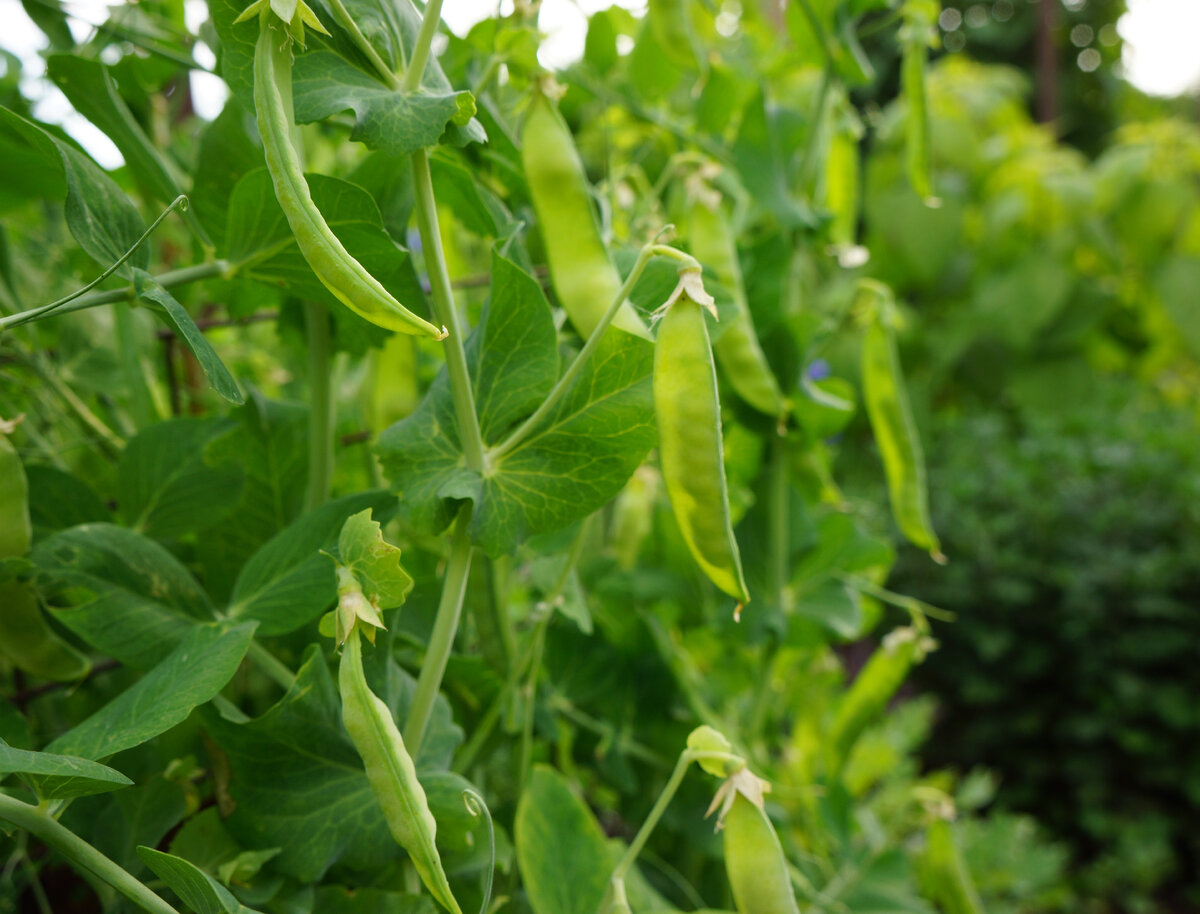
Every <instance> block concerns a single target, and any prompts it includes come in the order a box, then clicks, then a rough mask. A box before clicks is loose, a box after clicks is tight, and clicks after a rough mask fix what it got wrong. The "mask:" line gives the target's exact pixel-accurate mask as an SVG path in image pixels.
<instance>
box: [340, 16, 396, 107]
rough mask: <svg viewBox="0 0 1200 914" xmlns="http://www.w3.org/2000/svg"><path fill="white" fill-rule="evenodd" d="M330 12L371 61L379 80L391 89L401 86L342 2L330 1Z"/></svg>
mask: <svg viewBox="0 0 1200 914" xmlns="http://www.w3.org/2000/svg"><path fill="white" fill-rule="evenodd" d="M329 10H330V12H332V13H333V18H334V19H336V20H337V23H338V25H340V26H341V27H342V28H344V29H345V30H346V31H347V32H348V33H349V35H350V38H351V39H352V40H353V41H354V46H355V47H356V48H358V49H359V50H360V51H362V53H363V56H365V57H366V58H367V60H369V61H371V66H373V67H374V68H375V72H376V73H377V74H378V75H379V78H380V79H381V80H383V81H384V82H385V83H387V87H388V88H389V89H393V90H395V89H397V88H399V86H400V80H398V79H397V78H396V74H395V73H393V72H392V68H391V67H389V66H388V65H387V64H386V63H385V62H384V60H383V58H382V57H380V56H379V52H378V51H376V50H375V47H374V46H373V45H372V44H371V42H369V41H368V40H367V36H366V35H364V34H363V33H362V29H360V28H359V27H358V23H357V22H355V21H354V17H353V16H351V15H350V12H349V11H348V10H347V9H346V7H345V6H343V5H342V0H329Z"/></svg>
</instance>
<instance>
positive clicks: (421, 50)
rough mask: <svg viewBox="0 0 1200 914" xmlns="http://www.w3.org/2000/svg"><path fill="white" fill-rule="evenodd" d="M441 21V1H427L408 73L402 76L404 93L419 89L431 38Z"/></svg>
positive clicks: (427, 58)
mask: <svg viewBox="0 0 1200 914" xmlns="http://www.w3.org/2000/svg"><path fill="white" fill-rule="evenodd" d="M441 20H442V0H429V2H428V3H427V4H426V5H425V15H424V17H422V19H421V31H420V32H418V33H417V42H416V45H415V46H414V47H413V55H412V60H411V61H409V64H408V72H406V73H405V74H404V91H405V92H416V91H417V90H418V89H420V88H421V79H422V77H424V76H425V64H426V62H427V61H428V60H429V49H430V46H431V45H432V44H433V36H434V34H436V32H437V27H438V25H439V24H440V23H441Z"/></svg>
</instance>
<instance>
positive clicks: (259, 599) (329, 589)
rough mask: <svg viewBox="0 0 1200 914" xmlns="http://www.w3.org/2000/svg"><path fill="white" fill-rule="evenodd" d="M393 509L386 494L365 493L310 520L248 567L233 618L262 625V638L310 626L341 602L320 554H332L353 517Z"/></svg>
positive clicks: (231, 608) (236, 591)
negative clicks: (361, 513) (338, 601)
mask: <svg viewBox="0 0 1200 914" xmlns="http://www.w3.org/2000/svg"><path fill="white" fill-rule="evenodd" d="M394 503H395V497H394V496H392V495H390V494H388V493H386V492H364V493H361V494H359V495H349V496H347V497H345V498H340V499H338V500H336V501H331V502H329V503H328V504H325V505H322V506H321V507H320V508H317V509H316V510H315V511H311V512H309V513H308V514H305V515H304V516H303V517H301V518H300V519H299V520H297V521H295V522H294V523H293V524H292V525H291V526H289V527H288V528H287V529H285V530H283V531H282V532H280V533H279V534H278V535H276V536H275V537H273V538H272V539H271V540H270V541H268V542H267V543H266V545H264V546H263V547H262V548H261V549H259V550H258V552H256V553H254V555H253V556H251V558H250V560H249V561H248V562H246V565H245V567H244V568H243V569H242V573H241V574H240V575H239V576H238V579H237V583H236V584H235V585H234V588H233V596H232V598H231V601H230V606H229V613H230V615H231V616H235V617H237V618H241V619H256V620H258V622H259V633H260V634H263V635H280V634H283V633H285V632H290V631H294V630H295V629H297V628H299V627H300V626H302V625H305V624H307V623H308V622H311V621H312V620H313V619H315V618H316V617H317V616H319V615H320V614H321V613H322V612H324V611H325V610H326V609H328V608H329V607H330V606H332V605H333V603H334V601H335V600H336V599H337V585H336V582H335V578H334V569H333V565H332V563H330V561H329V559H328V558H326V557H325V556H323V555H321V550H322V549H324V550H331V549H333V547H334V544H335V543H337V541H338V534H339V533H340V532H341V530H342V526H343V525H344V524H345V523H346V518H348V517H349V516H350V515H352V514H354V513H356V512H358V511H363V510H368V509H370V510H376V511H378V510H381V509H384V508H386V507H388V506H391V505H393V504H394Z"/></svg>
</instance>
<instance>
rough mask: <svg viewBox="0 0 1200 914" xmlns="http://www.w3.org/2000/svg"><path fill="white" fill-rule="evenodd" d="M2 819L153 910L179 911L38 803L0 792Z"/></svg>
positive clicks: (170, 913) (156, 912) (152, 912)
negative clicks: (44, 810)
mask: <svg viewBox="0 0 1200 914" xmlns="http://www.w3.org/2000/svg"><path fill="white" fill-rule="evenodd" d="M0 819H3V820H5V821H6V822H11V823H12V824H13V825H16V826H17V827H18V828H23V829H24V830H25V831H27V832H29V833H30V834H31V835H33V836H34V837H36V838H38V839H40V840H41V841H43V842H44V843H45V844H46V845H47V846H49V847H51V848H53V849H54V850H56V851H58V852H59V853H60V854H62V855H63V856H64V857H66V858H67V860H68V861H69V862H70V863H71V864H72V865H73V866H75V867H76V868H79V869H82V870H85V871H86V872H89V873H92V874H93V875H95V876H98V877H99V878H100V879H102V880H104V881H105V882H107V883H108V884H109V885H111V886H112V887H113V888H114V889H116V890H117V891H118V892H120V893H121V894H122V895H124V896H125V897H126V898H128V899H129V900H130V901H132V902H133V903H134V904H136V905H137V906H138V907H140V908H141V909H142V910H144V911H149V912H150V914H179V912H178V911H176V910H175V909H174V908H173V907H171V906H170V905H169V904H167V903H166V902H165V901H163V900H162V899H161V898H159V897H158V896H157V895H155V894H154V893H153V892H151V891H150V890H149V889H148V888H146V886H145V885H143V884H142V883H141V882H139V881H138V880H137V879H135V878H134V877H133V876H131V875H130V874H129V873H127V872H126V871H125V870H123V869H122V868H121V867H119V866H118V865H117V864H115V863H114V862H113V861H111V860H109V859H108V858H107V857H105V856H104V855H103V854H102V853H100V852H99V851H98V850H96V849H95V848H94V847H92V846H91V845H90V844H88V843H87V842H86V841H84V840H83V839H82V838H80V837H78V836H77V835H76V834H75V833H74V832H72V831H70V830H69V829H67V828H65V827H64V826H62V825H60V824H59V823H58V822H56V821H54V819H52V818H50V816H48V815H47V814H46V813H44V812H42V811H41V810H40V809H38V808H37V807H36V806H31V805H30V804H28V803H22V802H21V801H20V800H16V799H14V798H12V797H10V796H7V795H5V794H0Z"/></svg>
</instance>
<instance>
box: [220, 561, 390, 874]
mask: <svg viewBox="0 0 1200 914" xmlns="http://www.w3.org/2000/svg"><path fill="white" fill-rule="evenodd" d="M328 564H329V563H328V560H326V565H327V566H328ZM330 567H331V566H330ZM208 726H209V730H210V732H211V733H212V734H213V738H214V739H215V740H216V741H217V742H218V743H219V744H220V746H221V748H222V749H224V751H225V753H226V754H227V755H228V757H229V763H230V766H231V768H232V770H233V778H232V780H231V782H230V788H229V789H230V793H231V795H232V796H233V799H234V800H235V801H236V803H237V808H236V809H235V810H234V812H233V815H231V816H230V817H229V818H228V819H227V820H226V823H225V824H226V826H227V827H228V828H229V830H230V832H231V833H232V834H233V836H234V837H235V838H237V839H238V840H239V841H241V842H242V843H243V844H244V845H246V846H249V847H282V848H283V850H282V851H281V852H280V854H279V856H278V857H276V858H275V860H274V861H273V866H274V868H275V869H276V870H277V871H278V872H281V873H284V874H285V875H288V876H291V877H293V878H295V879H298V880H300V881H302V882H314V881H317V880H320V878H321V877H322V875H323V874H324V873H325V871H326V870H327V869H328V868H329V867H330V866H331V865H332V864H334V863H335V862H337V861H338V860H341V859H343V858H345V859H347V860H350V861H353V864H354V867H355V868H356V869H363V870H369V869H372V868H374V867H380V866H383V865H385V864H386V863H388V862H389V861H391V860H394V859H396V858H397V857H398V856H399V855H400V848H399V845H397V844H396V842H395V840H394V839H393V838H392V836H391V833H390V832H389V831H388V828H387V823H386V822H385V821H384V818H383V813H382V812H380V810H379V805H378V802H377V801H376V799H375V794H374V792H373V791H372V790H371V785H370V783H369V782H368V781H367V778H366V775H365V774H364V773H363V770H362V762H361V761H360V759H359V756H358V753H357V752H356V751H355V749H354V746H353V745H352V744H351V743H350V741H349V738H348V737H347V736H346V733H345V730H344V729H343V727H342V722H341V700H340V698H339V696H338V691H337V684H336V683H335V682H334V680H333V678H332V677H331V676H330V674H329V668H328V666H327V664H326V662H325V658H324V656H323V655H322V654H321V652H320V650H319V649H317V648H316V647H315V646H314V647H312V648H310V649H309V651H308V653H307V654H306V656H305V659H304V662H303V664H302V665H301V667H300V669H299V671H298V672H297V674H296V683H295V685H294V686H293V687H292V688H291V690H289V692H288V693H287V695H285V696H284V697H283V698H282V699H281V700H280V701H279V703H278V704H276V705H275V706H274V707H273V708H271V710H269V711H268V712H267V713H266V714H264V715H263V716H262V717H260V718H258V719H256V720H253V721H251V722H249V723H246V724H242V725H236V724H231V723H229V722H228V721H225V720H222V719H220V718H218V717H217V715H215V714H213V715H210V716H209V723H208Z"/></svg>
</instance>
